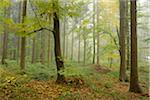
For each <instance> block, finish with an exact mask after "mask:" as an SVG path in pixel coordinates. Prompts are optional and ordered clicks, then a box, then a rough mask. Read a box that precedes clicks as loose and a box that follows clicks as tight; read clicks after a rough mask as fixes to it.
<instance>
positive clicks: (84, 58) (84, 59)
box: [83, 34, 86, 64]
mask: <svg viewBox="0 0 150 100" xmlns="http://www.w3.org/2000/svg"><path fill="white" fill-rule="evenodd" d="M83 62H84V64H85V63H86V36H85V34H84V57H83Z"/></svg>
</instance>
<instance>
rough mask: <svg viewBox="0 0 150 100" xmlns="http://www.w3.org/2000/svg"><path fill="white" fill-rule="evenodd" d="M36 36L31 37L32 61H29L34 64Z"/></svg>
mask: <svg viewBox="0 0 150 100" xmlns="http://www.w3.org/2000/svg"><path fill="white" fill-rule="evenodd" d="M35 40H36V38H35V37H34V38H33V39H32V61H31V63H32V64H34V63H35V54H36V53H35V48H36V41H35Z"/></svg>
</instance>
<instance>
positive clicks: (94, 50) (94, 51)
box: [93, 0, 96, 64]
mask: <svg viewBox="0 0 150 100" xmlns="http://www.w3.org/2000/svg"><path fill="white" fill-rule="evenodd" d="M95 42H96V41H95V0H93V64H95V53H96V45H95V44H96V43H95Z"/></svg>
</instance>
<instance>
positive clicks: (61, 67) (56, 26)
mask: <svg viewBox="0 0 150 100" xmlns="http://www.w3.org/2000/svg"><path fill="white" fill-rule="evenodd" d="M53 20H54V33H53V35H54V42H55V47H54V50H55V61H56V66H57V80H56V82H57V83H62V82H64V81H65V77H64V75H63V70H64V62H63V59H62V56H61V46H60V26H59V25H60V24H59V18H58V15H57V14H56V12H54V17H53Z"/></svg>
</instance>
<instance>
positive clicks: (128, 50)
mask: <svg viewBox="0 0 150 100" xmlns="http://www.w3.org/2000/svg"><path fill="white" fill-rule="evenodd" d="M125 4H126V6H125V10H126V11H125V12H126V21H125V23H126V28H125V31H126V32H125V33H126V34H127V35H126V41H127V42H126V43H127V45H126V46H127V60H126V61H127V69H129V67H130V34H129V20H128V18H129V10H128V0H126V3H125Z"/></svg>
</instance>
